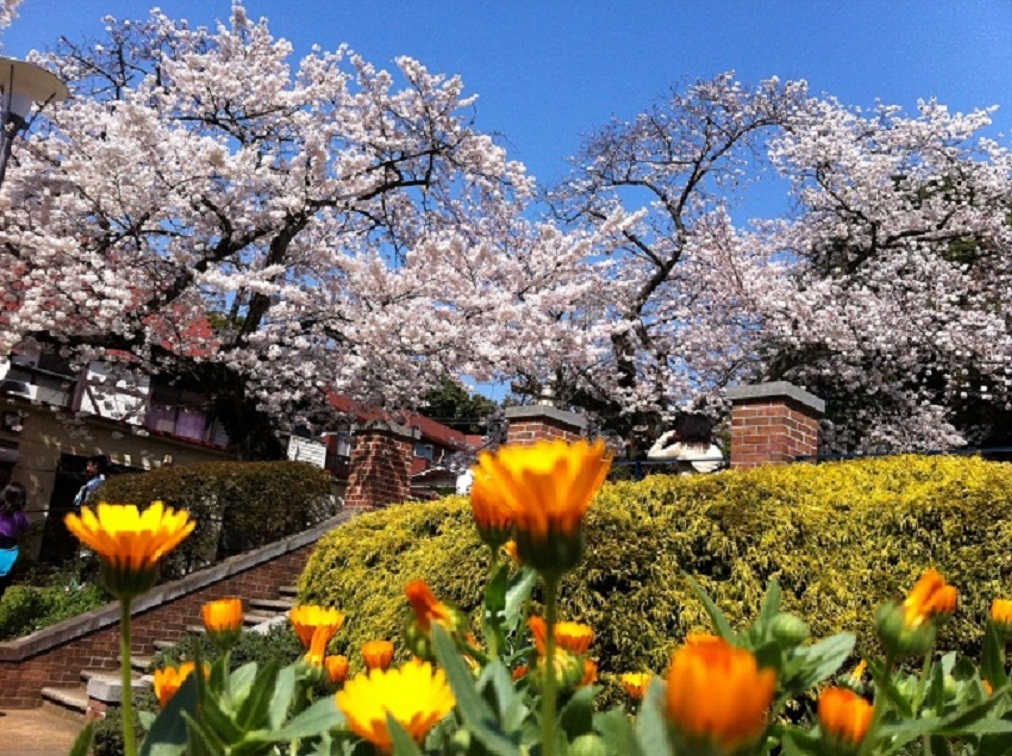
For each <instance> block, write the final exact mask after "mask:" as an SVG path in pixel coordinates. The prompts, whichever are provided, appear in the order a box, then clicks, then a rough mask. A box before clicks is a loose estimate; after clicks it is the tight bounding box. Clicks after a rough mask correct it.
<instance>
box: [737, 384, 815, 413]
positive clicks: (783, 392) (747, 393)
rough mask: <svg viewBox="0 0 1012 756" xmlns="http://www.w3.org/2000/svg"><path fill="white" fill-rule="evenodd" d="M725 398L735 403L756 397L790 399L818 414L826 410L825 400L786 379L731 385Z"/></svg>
mask: <svg viewBox="0 0 1012 756" xmlns="http://www.w3.org/2000/svg"><path fill="white" fill-rule="evenodd" d="M727 398H728V399H730V400H731V401H732V402H733V403H735V404H738V403H742V402H749V401H752V400H756V399H791V400H793V401H795V402H797V403H798V404H800V405H802V406H804V407H807V408H808V409H810V410H812V411H813V412H816V413H818V414H820V415H821V414H823V413H824V412H825V411H826V402H825V401H824V400H823V399H820V398H819V397H817V396H816V395H815V394H810V393H809V392H807V391H805V390H804V389H803V388H800V387H799V386H795V385H794V384H793V383H789V382H788V381H771V382H769V383H756V384H752V385H749V386H733V387H731V388H729V389H728V390H727Z"/></svg>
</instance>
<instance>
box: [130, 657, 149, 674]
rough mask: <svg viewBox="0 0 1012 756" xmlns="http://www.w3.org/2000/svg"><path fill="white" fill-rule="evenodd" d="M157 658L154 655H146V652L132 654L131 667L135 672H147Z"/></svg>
mask: <svg viewBox="0 0 1012 756" xmlns="http://www.w3.org/2000/svg"><path fill="white" fill-rule="evenodd" d="M154 660H155V657H153V656H145V655H144V654H130V667H131V668H132V669H133V670H134V672H147V671H148V670H149V669H150V668H151V663H152V662H153V661H154Z"/></svg>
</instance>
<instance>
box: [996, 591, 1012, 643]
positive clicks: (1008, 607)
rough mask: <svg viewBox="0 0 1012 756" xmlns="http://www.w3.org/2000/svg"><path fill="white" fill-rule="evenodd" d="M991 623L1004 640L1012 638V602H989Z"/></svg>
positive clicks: (1002, 600)
mask: <svg viewBox="0 0 1012 756" xmlns="http://www.w3.org/2000/svg"><path fill="white" fill-rule="evenodd" d="M991 621H992V622H993V623H994V628H995V630H997V631H998V635H1000V636H1001V637H1002V638H1004V639H1008V638H1010V637H1012V601H1010V600H1009V599H995V600H994V601H992V602H991Z"/></svg>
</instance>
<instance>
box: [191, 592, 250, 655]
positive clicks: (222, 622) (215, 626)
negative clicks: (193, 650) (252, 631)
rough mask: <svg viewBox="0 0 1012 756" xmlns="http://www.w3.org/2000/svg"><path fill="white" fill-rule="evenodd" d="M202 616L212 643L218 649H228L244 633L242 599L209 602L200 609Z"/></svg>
mask: <svg viewBox="0 0 1012 756" xmlns="http://www.w3.org/2000/svg"><path fill="white" fill-rule="evenodd" d="M200 616H201V617H202V618H203V620H204V629H205V630H206V631H207V635H208V637H209V638H210V639H211V642H212V643H214V645H216V646H217V647H218V648H221V649H225V648H228V647H229V646H231V645H232V644H233V643H234V642H235V640H236V638H238V637H239V633H241V632H242V599H240V598H223V599H218V600H217V601H208V602H207V603H206V604H204V605H203V606H202V607H201V608H200Z"/></svg>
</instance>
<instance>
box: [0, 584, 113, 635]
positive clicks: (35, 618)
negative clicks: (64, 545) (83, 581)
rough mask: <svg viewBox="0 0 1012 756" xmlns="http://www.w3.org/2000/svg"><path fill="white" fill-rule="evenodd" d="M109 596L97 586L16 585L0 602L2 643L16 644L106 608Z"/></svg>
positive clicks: (9, 589)
mask: <svg viewBox="0 0 1012 756" xmlns="http://www.w3.org/2000/svg"><path fill="white" fill-rule="evenodd" d="M109 600H110V599H109V594H107V593H106V592H105V591H103V590H102V589H101V588H99V587H98V586H96V585H84V586H80V585H73V584H67V585H53V586H48V587H44V588H42V587H37V586H30V585H13V586H11V587H10V588H8V589H7V592H6V593H5V594H4V597H3V601H0V641H5V640H12V639H14V638H20V637H22V636H25V635H28V634H30V633H34V632H35V631H36V630H41V629H42V628H44V627H49V626H50V625H55V624H56V623H57V622H62V621H63V620H65V619H68V618H70V617H76V616H77V615H78V614H82V613H84V612H87V611H88V610H90V609H95V608H96V607H99V606H102V605H103V604H105V603H107V602H108V601H109Z"/></svg>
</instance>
